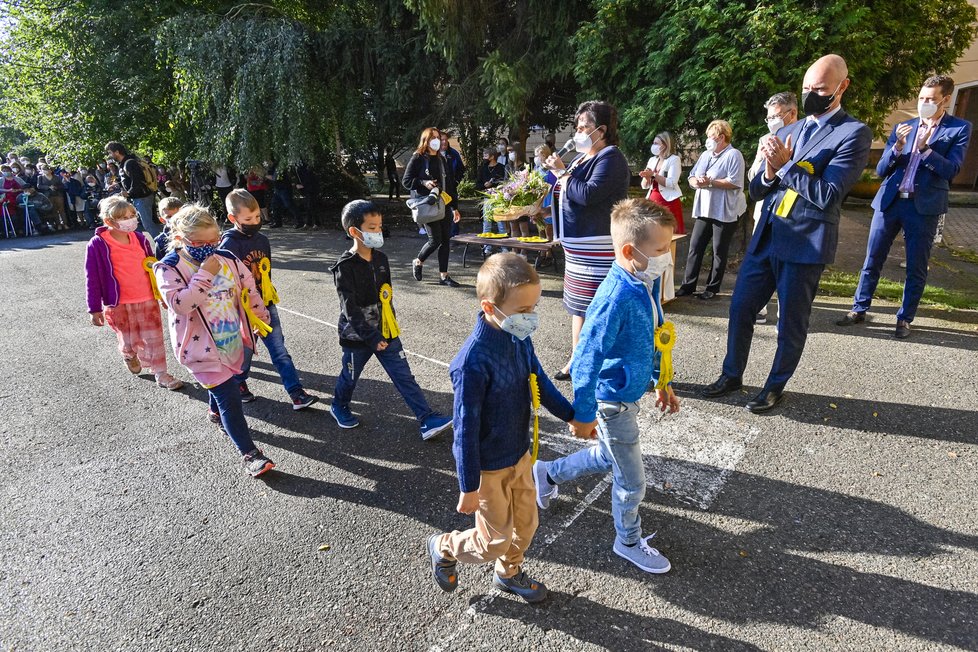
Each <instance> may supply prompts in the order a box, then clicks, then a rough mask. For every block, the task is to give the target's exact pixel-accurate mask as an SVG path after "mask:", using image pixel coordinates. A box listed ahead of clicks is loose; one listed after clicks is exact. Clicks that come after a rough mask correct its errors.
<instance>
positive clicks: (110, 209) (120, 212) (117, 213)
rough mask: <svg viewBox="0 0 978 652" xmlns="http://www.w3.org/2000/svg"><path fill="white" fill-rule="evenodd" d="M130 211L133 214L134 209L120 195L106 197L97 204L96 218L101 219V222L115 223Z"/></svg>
mask: <svg viewBox="0 0 978 652" xmlns="http://www.w3.org/2000/svg"><path fill="white" fill-rule="evenodd" d="M130 211H132V212H135V211H136V207H135V206H133V205H132V204H130V203H129V202H128V201H127V200H126V198H125V197H122V196H120V195H112V196H111V197H106V198H105V199H103V200H101V201H100V202H99V203H98V216H99V217H100V218H102V221H103V222H104V221H105V220H113V221H116V220H118V219H119V218H120V217H124V216H126V215H128V214H129V212H130Z"/></svg>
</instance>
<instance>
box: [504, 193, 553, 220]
mask: <svg viewBox="0 0 978 652" xmlns="http://www.w3.org/2000/svg"><path fill="white" fill-rule="evenodd" d="M544 198H546V195H541V196H540V198H539V199H537V200H536V201H535V202H533V203H532V204H530V205H529V206H510V207H509V208H507V209H503V210H500V211H498V212H495V213H493V214H492V219H493V221H495V222H514V221H516V220H518V219H520V218H523V217H529V218H532V217H535V216H536V215H537V214H538V213H539V212H540V206H541V205H542V204H543V200H544Z"/></svg>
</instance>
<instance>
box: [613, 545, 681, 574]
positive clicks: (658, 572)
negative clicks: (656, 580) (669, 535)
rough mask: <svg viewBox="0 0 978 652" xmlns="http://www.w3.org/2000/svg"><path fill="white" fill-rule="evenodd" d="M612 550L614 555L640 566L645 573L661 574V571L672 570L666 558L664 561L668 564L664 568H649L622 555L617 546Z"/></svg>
mask: <svg viewBox="0 0 978 652" xmlns="http://www.w3.org/2000/svg"><path fill="white" fill-rule="evenodd" d="M635 545H638V544H637V543H636V544H635ZM613 550H614V551H615V554H616V555H618V556H619V557H621V558H622V559H624V560H626V561H629V562H631V563H632V564H634V565H635V566H636V567H637V568H641V569H642V570H644V571H645V572H646V573H652V574H654V575H662V574H663V573H668V572H669V571H670V570H672V564H671V563H670V562H669V560H668V559H667V560H666V563H667V564H669V565H668V566H666V567H665V568H649V567H648V566H643V565H641V564H639V563H638V562H636V561H635V560H634V559H632V558H631V557H626V556H625V555H623V554H622V553H621V552H619V551H618V548H613Z"/></svg>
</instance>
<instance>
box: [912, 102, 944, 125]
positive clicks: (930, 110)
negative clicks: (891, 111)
mask: <svg viewBox="0 0 978 652" xmlns="http://www.w3.org/2000/svg"><path fill="white" fill-rule="evenodd" d="M938 109H940V104H934V103H933V102H920V101H918V102H917V115H919V116H920V119H921V120H930V119H931V118H933V117H934V116H935V115H937V111H938Z"/></svg>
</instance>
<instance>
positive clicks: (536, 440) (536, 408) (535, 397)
mask: <svg viewBox="0 0 978 652" xmlns="http://www.w3.org/2000/svg"><path fill="white" fill-rule="evenodd" d="M530 407H532V408H533V452H532V453H531V458H532V459H531V460H530V462H531V463H533V462H536V461H537V453H538V452H539V451H540V382H539V381H538V380H537V375H536V374H534V373H531V374H530Z"/></svg>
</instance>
